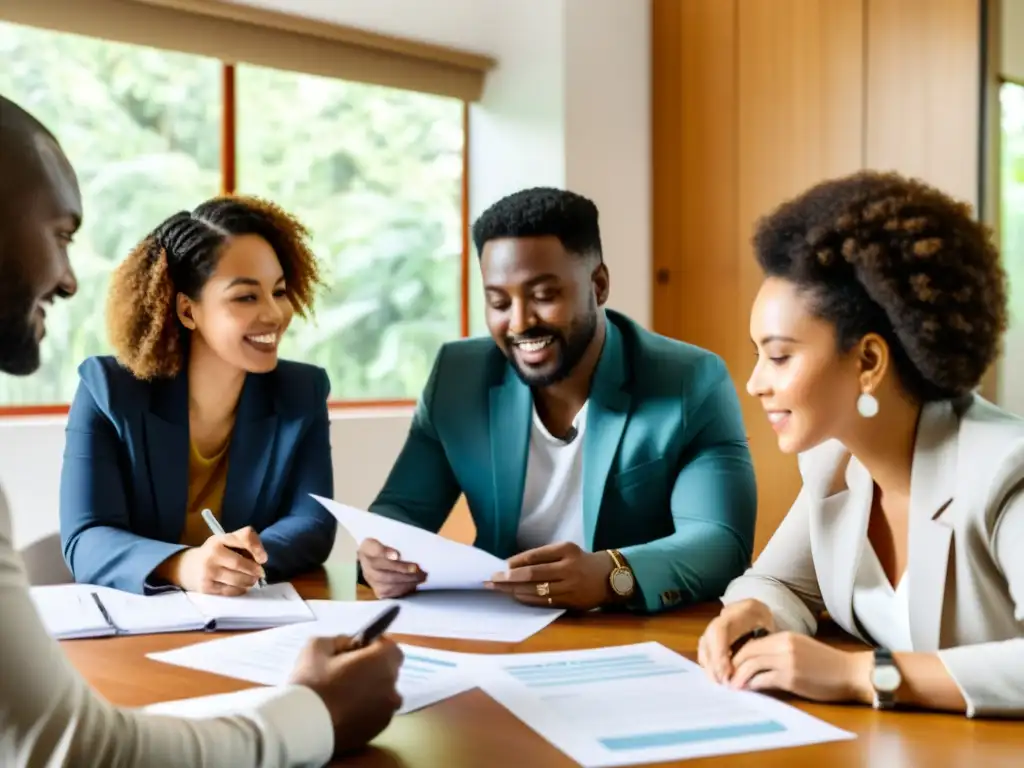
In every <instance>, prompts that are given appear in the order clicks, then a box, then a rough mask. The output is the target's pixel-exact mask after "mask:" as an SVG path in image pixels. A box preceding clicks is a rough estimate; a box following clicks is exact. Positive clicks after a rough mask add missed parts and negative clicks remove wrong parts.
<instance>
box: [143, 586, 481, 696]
mask: <svg viewBox="0 0 1024 768" xmlns="http://www.w3.org/2000/svg"><path fill="white" fill-rule="evenodd" d="M369 605H374V604H372V603H369ZM374 607H375V611H374V613H379V612H380V610H381V608H380V605H375V606H374ZM323 634H324V632H323V626H322V625H320V624H319V622H318V623H316V624H299V625H296V626H292V627H279V628H277V629H268V630H266V631H265V632H254V633H252V634H246V635H236V636H234V637H226V638H223V639H220V640H211V641H208V642H204V643H196V644H195V645H189V646H186V647H184V648H177V649H175V650H173V651H164V652H161V653H151V654H149V658H151V659H154V660H156V661H162V662H164V663H167V664H175V665H177V666H180V667H186V668H188V669H198V670H202V671H204V672H212V673H214V674H218V675H224V676H225V677H233V678H236V679H238V680H247V681H249V682H252V683H261V684H263V685H284V684H286V683H287V682H288V679H289V677H290V675H291V673H292V670H293V669H294V668H295V662H296V660H297V659H298V657H299V654H300V653H301V652H302V649H303V647H305V645H306V643H307V642H309V640H310V639H311V638H314V637H320V636H323ZM402 651H403V652H404V654H405V659H404V661H403V663H402V668H401V670H400V672H399V675H398V692H399V693H400V694H401V696H402V708H401V709H400V710H399V714H405V713H406V712H412V711H414V710H416V709H420V708H421V707H425V706H427V705H428V704H433V703H434V702H436V701H440V700H441V699H446V698H448V697H449V696H454V695H455V694H457V693H461V692H462V691H466V690H469V689H470V688H473V687H474V686H475V685H476V683H475V682H474V681H473V679H472V676H471V675H468V674H465V672H466V669H467V667H468V665H467V663H466V654H460V653H450V652H446V651H435V650H432V649H429V648H417V647H414V646H402Z"/></svg>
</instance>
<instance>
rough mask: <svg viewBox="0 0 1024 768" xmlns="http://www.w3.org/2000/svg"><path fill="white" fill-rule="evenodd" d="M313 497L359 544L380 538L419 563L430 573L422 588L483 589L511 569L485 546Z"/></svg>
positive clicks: (420, 586) (403, 556)
mask: <svg viewBox="0 0 1024 768" xmlns="http://www.w3.org/2000/svg"><path fill="white" fill-rule="evenodd" d="M313 498H314V499H316V500H317V501H318V502H320V503H321V504H322V505H323V506H324V508H325V509H327V510H328V511H329V512H330V513H331V514H332V515H334V516H335V517H336V518H337V519H338V523H339V524H340V525H341V526H342V527H343V528H344V529H345V530H346V531H348V532H349V534H350V535H351V536H352V538H353V539H355V540H356V545H357V546H358V545H360V544H362V543H363V541H364V540H365V539H377V541H379V542H380V543H381V544H384V545H385V546H388V547H391V548H392V549H396V550H398V552H400V553H401V558H402V560H404V561H405V562H409V563H416V565H418V566H419V567H420V568H421V569H422V570H423V571H425V572H426V574H427V580H426V581H425V582H424V583H422V584H420V585H419V589H483V587H484V582H485V581H489V580H490V578H491V577H492V576H493V575H494V574H495V573H499V572H501V571H506V570H508V564H507V563H506V562H505V561H504V560H502V559H500V558H497V557H495V556H494V555H492V554H490V553H488V552H484V551H483V550H482V549H477V548H476V547H471V546H468V545H466V544H460V543H458V542H456V541H451V540H450V539H446V538H444V537H442V536H438V535H437V534H436V533H431V532H430V531H425V530H423V529H422V528H417V527H416V526H413V525H407V524H406V523H400V522H398V521H397V520H391V519H390V518H387V517H384V516H382V515H375V514H373V513H371V512H365V511H363V510H361V509H356V508H355V507H349V506H346V505H344V504H339V503H338V502H336V501H332V500H330V499H325V498H322V497H320V496H316V495H314V496H313Z"/></svg>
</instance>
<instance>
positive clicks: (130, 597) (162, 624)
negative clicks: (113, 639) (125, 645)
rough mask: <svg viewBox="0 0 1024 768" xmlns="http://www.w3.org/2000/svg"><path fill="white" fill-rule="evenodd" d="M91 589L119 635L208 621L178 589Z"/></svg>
mask: <svg viewBox="0 0 1024 768" xmlns="http://www.w3.org/2000/svg"><path fill="white" fill-rule="evenodd" d="M83 586H84V585H83ZM90 589H92V590H93V591H94V592H96V595H97V597H99V599H100V602H102V603H103V607H104V608H105V609H106V610H107V615H109V616H110V620H111V621H113V622H114V626H115V627H117V629H118V633H119V634H126V635H138V634H159V633H162V632H186V631H189V630H199V629H205V628H206V625H207V624H208V623H209V622H208V621H207V619H206V618H205V617H203V616H202V615H200V614H199V613H198V612H197V611H196V608H195V606H194V605H192V603H191V602H190V601H189V596H188V593H187V592H182V591H181V590H173V591H168V592H159V593H157V594H155V595H139V594H135V593H134V592H124V591H122V590H120V589H111V588H110V587H95V586H94V587H90Z"/></svg>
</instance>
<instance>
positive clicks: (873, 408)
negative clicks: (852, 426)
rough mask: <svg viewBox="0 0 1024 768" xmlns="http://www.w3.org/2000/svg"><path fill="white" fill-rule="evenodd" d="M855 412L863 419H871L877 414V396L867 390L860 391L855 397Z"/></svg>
mask: <svg viewBox="0 0 1024 768" xmlns="http://www.w3.org/2000/svg"><path fill="white" fill-rule="evenodd" d="M857 413H859V414H860V415H861V416H863V417H864V418H865V419H872V418H874V417H875V416H877V415H878V398H876V397H875V396H874V395H872V394H871V393H869V392H862V393H861V395H860V397H858V398H857Z"/></svg>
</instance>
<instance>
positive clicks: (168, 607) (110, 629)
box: [32, 583, 315, 640]
mask: <svg viewBox="0 0 1024 768" xmlns="http://www.w3.org/2000/svg"><path fill="white" fill-rule="evenodd" d="M32 599H33V601H34V602H35V604H36V610H37V611H38V612H39V616H40V618H42V620H43V624H44V625H45V626H46V629H47V631H48V632H49V633H50V635H51V636H53V637H55V638H57V639H58V640H70V639H74V638H82V637H103V636H107V635H153V634H159V633H162V632H188V631H196V630H208V631H212V630H215V629H224V630H232V629H266V628H268V627H277V626H281V625H284V624H296V623H299V622H303V621H312V620H313V619H314V618H315V616H314V615H313V612H312V610H310V608H309V606H308V605H306V603H305V601H304V600H303V599H302V598H301V597H299V593H298V592H296V591H295V587H293V586H292V585H291V584H288V583H283V584H271V585H270V586H268V587H265V588H263V589H251V590H249V591H248V592H247V593H246V594H244V595H241V596H240V597H220V596H218V595H203V594H199V593H197V592H183V591H180V590H175V591H172V592H163V593H160V594H156V595H136V594H133V593H131V592H122V591H120V590H117V589H110V588H109V587H97V586H94V585H92V584H61V585H58V586H46V587H32Z"/></svg>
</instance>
